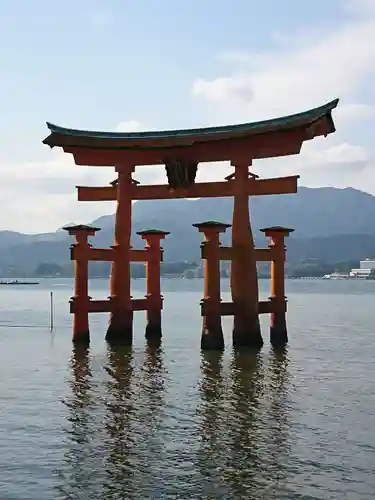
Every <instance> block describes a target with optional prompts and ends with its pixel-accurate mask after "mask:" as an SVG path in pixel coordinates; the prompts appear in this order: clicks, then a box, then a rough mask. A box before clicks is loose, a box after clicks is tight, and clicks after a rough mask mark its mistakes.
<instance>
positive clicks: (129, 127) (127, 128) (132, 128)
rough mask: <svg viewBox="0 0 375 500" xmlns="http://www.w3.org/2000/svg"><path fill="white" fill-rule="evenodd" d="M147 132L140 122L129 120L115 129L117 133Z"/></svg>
mask: <svg viewBox="0 0 375 500" xmlns="http://www.w3.org/2000/svg"><path fill="white" fill-rule="evenodd" d="M143 130H145V128H144V127H143V125H142V123H141V122H139V121H138V120H128V121H125V122H120V123H119V124H118V125H116V127H115V132H141V131H143Z"/></svg>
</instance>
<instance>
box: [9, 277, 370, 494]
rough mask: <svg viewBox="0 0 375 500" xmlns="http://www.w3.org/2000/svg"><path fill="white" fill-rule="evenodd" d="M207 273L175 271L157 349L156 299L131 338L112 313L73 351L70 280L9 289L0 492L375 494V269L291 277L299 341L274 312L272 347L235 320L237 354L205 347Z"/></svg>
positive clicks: (96, 321) (99, 292) (292, 320)
mask: <svg viewBox="0 0 375 500" xmlns="http://www.w3.org/2000/svg"><path fill="white" fill-rule="evenodd" d="M133 285H134V287H133V288H134V295H135V296H136V295H138V296H142V295H143V293H144V281H143V280H138V281H136V282H134V284H133ZM223 285H224V288H225V289H226V290H227V289H228V284H227V283H226V282H224V283H223ZM202 286H203V282H202V281H200V280H194V281H186V280H166V281H164V283H163V290H164V296H165V312H164V339H163V344H162V348H161V349H159V350H156V351H155V350H151V349H147V347H146V345H145V342H144V324H145V323H144V315H143V313H137V314H136V320H135V341H134V346H133V348H132V349H125V348H122V349H117V350H110V349H108V348H107V346H106V343H105V341H104V334H105V329H106V324H107V315H106V314H97V315H92V317H91V325H92V328H91V330H92V335H91V338H92V342H91V346H90V349H89V350H87V351H85V350H82V349H81V350H78V351H73V349H72V344H71V316H70V314H69V313H68V304H67V302H68V299H69V297H70V295H71V291H72V282H71V281H70V280H45V281H43V282H42V283H41V285H40V286H36V287H22V286H18V287H0V308H1V314H0V398H1V410H0V431H1V448H0V449H1V452H0V499H1V500H7V499H9V500H10V499H17V500H20V499H24V500H47V499H48V500H53V499H111V500H112V499H143V498H144V499H148V498H150V499H157V498H171V499H172V498H173V499H178V498H189V499H215V498H223V499H242V498H244V499H256V500H257V499H277V500H279V499H284V498H285V499H306V500H307V499H334V500H338V499H350V500H357V499H361V500H365V499H373V498H374V497H375V431H374V429H375V418H374V414H375V377H374V370H373V368H374V358H375V347H374V345H375V344H374V339H375V282H374V281H372V282H371V281H370V282H353V281H351V282H349V281H326V282H324V281H290V282H288V297H289V309H290V310H289V314H288V322H289V337H290V343H289V347H288V349H287V351H286V352H284V353H275V352H273V351H272V349H270V347H269V342H268V319H267V318H266V317H264V318H263V321H262V327H263V335H264V339H265V347H264V348H263V350H262V351H261V352H260V353H259V354H258V355H256V354H254V353H252V352H246V351H244V352H239V353H237V354H236V353H234V352H233V351H232V348H231V320H230V319H229V318H228V319H227V318H226V319H225V321H224V326H225V334H226V346H227V347H226V350H225V352H224V354H222V355H219V354H217V353H207V354H201V352H200V330H201V320H200V316H199V306H198V305H199V301H200V299H201V295H202ZM268 286H269V285H268V282H267V281H263V282H262V283H261V295H262V296H263V297H266V296H267V293H268V290H267V289H268ZM90 287H91V291H92V293H91V295H92V296H93V297H95V298H100V297H101V298H104V297H106V296H107V295H108V285H107V282H106V281H102V280H92V281H91V282H90ZM50 291H53V292H54V302H55V330H54V332H53V333H52V334H51V333H50V332H49V329H48V324H49V292H50Z"/></svg>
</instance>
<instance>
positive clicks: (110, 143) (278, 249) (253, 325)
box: [43, 99, 338, 349]
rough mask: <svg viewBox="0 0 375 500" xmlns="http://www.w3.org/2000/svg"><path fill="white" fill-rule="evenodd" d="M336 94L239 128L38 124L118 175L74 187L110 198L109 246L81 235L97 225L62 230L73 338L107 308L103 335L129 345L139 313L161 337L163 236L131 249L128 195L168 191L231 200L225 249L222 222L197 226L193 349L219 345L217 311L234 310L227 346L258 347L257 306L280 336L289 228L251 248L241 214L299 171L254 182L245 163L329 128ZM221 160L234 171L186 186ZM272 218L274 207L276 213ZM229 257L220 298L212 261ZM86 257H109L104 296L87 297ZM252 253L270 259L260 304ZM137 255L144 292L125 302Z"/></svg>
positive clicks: (293, 148) (272, 231)
mask: <svg viewBox="0 0 375 500" xmlns="http://www.w3.org/2000/svg"><path fill="white" fill-rule="evenodd" d="M337 104H338V99H336V100H334V101H331V102H329V103H328V104H325V105H323V106H321V107H318V108H315V109H312V110H309V111H306V112H303V113H299V114H294V115H290V116H285V117H281V118H276V119H272V120H266V121H260V122H254V123H245V124H240V125H232V126H223V127H208V128H200V129H187V130H171V131H156V132H132V133H112V132H92V131H84V130H75V129H67V128H63V127H59V126H56V125H53V124H51V123H47V126H48V128H49V130H50V132H51V133H50V135H49V136H48V137H47V138H46V139H45V140H44V141H43V143H44V144H47V145H49V146H50V147H55V146H57V147H61V148H62V149H63V150H64V151H65V152H66V153H70V154H72V155H73V157H74V160H75V163H76V165H92V166H95V167H102V166H103V167H104V166H105V167H112V168H114V169H115V171H116V172H117V175H118V177H117V179H116V181H115V182H113V183H111V185H109V186H105V187H84V186H78V187H77V190H78V199H79V200H80V201H103V200H115V201H117V208H116V219H115V232H114V233H115V234H114V245H113V246H112V247H111V248H109V249H94V248H91V246H90V245H89V244H88V240H87V238H88V236H90V235H94V234H95V231H97V230H98V228H91V227H88V226H75V227H71V228H68V230H69V232H70V234H74V235H76V244H75V245H74V248H73V250H72V258H73V259H74V260H75V261H76V285H75V296H74V297H73V298H72V301H71V311H72V312H73V314H74V316H75V324H74V336H73V338H74V340H75V341H84V342H87V341H88V339H89V325H88V314H89V312H104V311H108V312H110V321H109V326H108V330H107V335H106V339H107V340H108V341H112V342H113V341H122V342H126V343H131V342H132V330H133V312H134V311H137V310H146V311H147V314H148V325H147V331H146V336H147V337H148V338H157V339H160V337H161V310H162V302H163V300H162V296H161V294H160V261H161V251H160V242H161V240H162V239H163V238H164V237H165V236H166V234H167V233H164V232H163V231H157V230H156V231H155V230H153V231H145V232H143V233H141V237H142V238H143V239H145V240H146V249H145V250H134V249H132V248H131V246H130V237H131V226H132V224H131V222H132V201H133V200H157V199H175V198H204V197H228V196H232V197H233V198H234V209H233V218H232V246H231V248H220V247H219V238H218V235H219V233H220V232H222V231H224V230H225V228H226V226H225V225H223V224H220V223H217V222H213V223H211V222H210V223H203V224H197V227H198V229H199V231H201V232H203V233H204V235H205V242H204V246H203V250H202V257H203V259H205V262H206V264H205V270H206V272H205V294H204V298H203V301H202V315H203V318H204V321H203V333H202V342H201V346H202V348H214V349H216V348H222V347H223V345H224V341H223V335H222V330H221V316H222V315H233V317H234V324H233V343H234V345H235V346H237V347H239V346H253V347H261V346H262V345H263V339H262V335H261V331H260V325H259V313H265V312H267V313H270V314H271V341H272V342H273V343H275V344H277V343H285V342H286V341H287V332H286V323H285V312H286V298H285V290H284V260H285V249H284V237H285V236H287V235H288V234H289V233H290V232H291V231H292V230H291V229H288V228H280V227H273V228H265V230H264V232H265V234H266V235H268V236H269V237H270V238H271V245H270V248H269V249H255V248H254V241H253V234H252V229H251V224H250V218H249V206H248V202H249V196H259V195H272V194H284V193H296V192H297V180H298V178H299V176H298V175H295V176H289V177H280V178H273V179H259V177H258V176H257V175H255V174H252V173H251V172H249V167H250V166H251V165H252V162H253V161H254V160H257V159H261V158H269V157H280V156H286V155H292V154H298V153H299V152H300V150H301V147H302V144H303V142H304V141H306V140H310V139H313V138H314V137H317V136H322V135H324V136H326V135H328V134H330V133H332V132H334V131H335V126H334V123H333V119H332V110H333V109H334V108H336V106H337ZM217 161H229V162H230V164H231V165H232V167H233V168H234V172H233V174H232V175H230V176H228V177H227V178H226V179H225V180H224V181H222V182H202V183H195V178H196V173H197V169H198V165H199V163H201V162H217ZM160 164H163V165H165V169H166V175H167V180H168V183H167V184H165V185H140V184H139V183H138V182H137V181H135V180H134V179H133V177H132V175H133V172H134V170H135V168H136V166H139V165H160ZM275 215H277V214H275ZM220 259H223V260H224V259H229V260H230V261H231V276H230V280H231V293H232V302H231V303H222V302H221V298H220V282H219V281H218V261H220ZM89 260H102V261H110V262H112V268H111V277H110V297H109V299H108V300H103V301H94V300H92V299H91V298H90V297H89V295H88V287H87V280H88V273H87V264H88V261H89ZM257 260H270V261H271V262H272V263H273V264H272V273H271V274H272V277H271V281H272V285H271V297H270V300H269V301H266V302H263V303H262V302H259V297H258V280H257V269H256V261H257ZM133 261H138V262H139V261H144V262H146V265H147V269H148V279H147V295H146V298H144V299H134V298H132V296H131V292H130V262H133Z"/></svg>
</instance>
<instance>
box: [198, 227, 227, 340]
mask: <svg viewBox="0 0 375 500" xmlns="http://www.w3.org/2000/svg"><path fill="white" fill-rule="evenodd" d="M193 226H194V227H196V228H198V230H199V232H200V233H203V234H204V242H203V244H202V258H203V259H204V296H203V299H202V309H203V328H202V337H201V349H224V337H223V330H222V326H221V311H220V304H221V292H220V252H219V249H220V240H219V235H220V233H224V232H225V231H226V229H227V228H228V227H230V224H222V223H221V222H214V221H209V222H202V223H200V224H193Z"/></svg>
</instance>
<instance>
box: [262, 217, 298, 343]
mask: <svg viewBox="0 0 375 500" xmlns="http://www.w3.org/2000/svg"><path fill="white" fill-rule="evenodd" d="M261 231H262V232H263V233H264V234H265V235H266V236H267V237H269V238H271V240H270V243H269V247H270V248H271V249H272V255H273V257H272V261H271V296H270V301H271V303H272V313H271V321H270V336H271V344H272V345H274V346H280V345H283V344H286V343H287V342H288V332H287V327H286V317H285V316H286V304H287V301H286V297H285V258H286V249H285V238H286V237H287V236H289V235H290V233H292V232H293V231H294V229H289V228H286V227H281V226H274V227H266V228H264V229H261Z"/></svg>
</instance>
